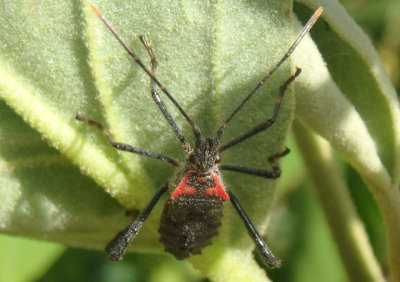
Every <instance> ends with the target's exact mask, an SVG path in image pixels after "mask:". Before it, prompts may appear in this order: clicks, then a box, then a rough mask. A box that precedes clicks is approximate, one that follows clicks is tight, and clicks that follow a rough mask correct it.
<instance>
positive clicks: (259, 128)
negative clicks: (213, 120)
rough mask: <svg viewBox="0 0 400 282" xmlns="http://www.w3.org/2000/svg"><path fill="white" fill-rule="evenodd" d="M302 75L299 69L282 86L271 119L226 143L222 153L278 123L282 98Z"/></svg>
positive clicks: (220, 149) (220, 148) (221, 148)
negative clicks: (290, 85) (291, 84)
mask: <svg viewBox="0 0 400 282" xmlns="http://www.w3.org/2000/svg"><path fill="white" fill-rule="evenodd" d="M300 73H301V69H300V68H297V69H296V72H295V73H294V74H293V75H291V76H290V77H289V78H288V79H287V80H286V81H285V82H284V83H283V84H282V85H281V87H279V96H278V99H277V101H276V104H275V107H274V112H273V113H272V116H271V117H270V118H269V119H267V120H266V121H263V122H262V123H260V124H258V125H256V126H255V127H253V128H252V129H250V130H249V131H247V132H245V133H243V134H242V135H239V136H237V137H236V138H234V139H232V140H231V141H229V142H228V143H226V144H224V145H223V146H221V147H219V151H220V152H222V151H224V150H226V149H228V148H230V147H232V146H234V145H236V144H237V143H239V142H242V141H244V140H246V139H248V138H250V137H251V136H253V135H256V134H258V133H260V132H262V131H264V130H266V129H267V128H269V127H270V126H271V125H272V124H274V122H275V121H276V118H277V117H278V114H279V110H280V108H281V103H282V98H283V95H284V94H285V91H286V89H287V87H288V85H289V84H290V83H292V82H293V81H294V80H295V79H296V77H297V76H298V75H299V74H300Z"/></svg>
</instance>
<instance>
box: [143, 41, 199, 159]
mask: <svg viewBox="0 0 400 282" xmlns="http://www.w3.org/2000/svg"><path fill="white" fill-rule="evenodd" d="M139 38H140V41H141V42H142V44H143V46H144V47H145V48H146V50H147V53H148V54H149V56H150V60H151V74H152V75H153V76H154V77H156V69H157V65H158V61H157V59H156V57H155V55H154V52H153V49H152V48H151V47H150V45H149V44H148V43H147V40H146V38H145V37H144V35H141V36H140V37H139ZM155 85H156V83H155V82H154V80H153V79H152V78H150V92H151V97H152V98H153V101H154V102H155V103H156V105H157V107H158V108H159V109H160V111H161V113H162V114H163V115H164V117H165V119H166V120H167V121H168V123H169V125H170V127H171V128H172V130H173V131H174V132H175V135H176V136H177V137H178V139H179V142H181V143H182V146H183V148H184V150H185V151H187V152H190V151H191V150H192V148H191V147H190V144H189V143H188V142H187V140H186V138H185V136H184V135H183V133H182V132H181V130H180V128H179V126H178V125H177V124H176V122H175V120H174V119H173V118H172V116H171V114H170V113H169V111H168V108H167V106H166V105H165V103H164V102H163V100H162V99H161V97H160V95H159V94H158V93H157V91H156V90H155ZM193 130H194V132H196V130H195V129H193ZM195 134H196V133H195ZM198 135H199V136H200V135H201V134H200V129H198Z"/></svg>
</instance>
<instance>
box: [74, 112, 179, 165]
mask: <svg viewBox="0 0 400 282" xmlns="http://www.w3.org/2000/svg"><path fill="white" fill-rule="evenodd" d="M76 119H77V120H79V121H81V122H84V123H87V124H89V125H92V126H95V127H97V128H98V129H99V130H100V131H101V133H103V135H104V137H106V138H107V140H108V142H109V143H110V144H111V145H112V146H113V147H114V148H116V149H118V150H121V151H125V152H130V153H134V154H138V155H142V156H146V157H150V158H153V159H158V160H161V161H164V162H168V163H170V164H172V165H174V166H179V162H178V161H177V160H174V159H172V158H170V157H167V156H164V155H161V154H158V153H154V152H150V151H147V150H144V149H140V148H136V147H133V146H131V145H128V144H124V143H119V142H115V141H114V140H112V138H111V137H110V134H109V133H108V131H107V130H106V129H105V128H104V126H103V125H102V124H101V123H99V122H97V121H94V120H91V119H86V118H84V117H82V116H80V115H79V114H77V115H76Z"/></svg>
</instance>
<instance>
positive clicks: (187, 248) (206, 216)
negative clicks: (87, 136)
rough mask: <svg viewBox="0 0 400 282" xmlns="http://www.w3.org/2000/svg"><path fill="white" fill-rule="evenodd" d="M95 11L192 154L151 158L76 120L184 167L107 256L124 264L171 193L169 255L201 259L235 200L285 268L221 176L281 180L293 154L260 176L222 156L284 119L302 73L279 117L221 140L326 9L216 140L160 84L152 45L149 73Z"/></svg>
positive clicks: (262, 247) (166, 216)
mask: <svg viewBox="0 0 400 282" xmlns="http://www.w3.org/2000/svg"><path fill="white" fill-rule="evenodd" d="M92 9H93V10H94V12H95V13H96V15H97V16H98V17H99V18H100V19H101V20H102V21H103V23H104V24H105V25H106V27H107V28H108V29H109V30H110V31H111V33H112V34H113V35H114V36H115V38H116V39H117V40H118V41H119V42H120V43H121V45H122V46H123V48H124V49H125V50H126V51H127V52H128V54H129V55H130V56H131V57H132V58H133V60H134V61H135V62H136V63H137V64H138V65H139V66H140V67H141V68H142V69H143V70H144V71H145V72H146V73H147V75H148V76H149V77H150V88H151V89H150V91H151V95H152V98H153V100H154V102H155V103H156V104H157V106H158V108H159V109H160V111H161V113H162V114H163V115H164V117H165V119H166V120H167V121H168V123H169V125H170V127H171V129H172V130H173V131H174V133H175V135H176V136H177V138H178V140H179V142H180V143H181V145H182V147H183V149H184V150H185V151H186V153H187V158H186V160H185V161H184V162H180V161H177V160H175V159H173V158H170V157H168V156H164V155H162V154H158V153H154V152H150V151H147V150H144V149H140V148H136V147H133V146H131V145H128V144H124V143H119V142H115V141H114V140H113V139H112V138H111V137H110V134H109V133H108V131H107V130H106V129H105V128H104V127H103V126H102V124H100V123H98V122H96V121H93V120H90V119H86V118H84V117H82V116H80V115H79V114H77V115H76V119H77V120H79V121H81V122H84V123H87V124H89V125H92V126H95V127H97V128H98V129H100V130H101V132H102V133H103V135H104V136H105V137H106V138H107V140H108V141H109V143H110V144H111V145H112V146H113V147H115V148H116V149H118V150H121V151H127V152H131V153H134V154H138V155H143V156H147V157H150V158H154V159H158V160H161V161H164V162H167V163H169V164H171V165H173V166H175V167H179V171H180V172H179V173H178V176H177V177H176V179H174V180H173V181H172V182H171V183H169V182H166V183H165V184H164V185H162V186H161V188H160V189H159V190H158V191H157V192H156V194H155V195H154V196H153V198H152V199H151V200H150V202H149V203H148V204H147V206H146V207H145V209H144V210H143V211H142V212H141V213H140V214H139V216H138V217H137V218H136V220H134V221H133V222H132V223H131V224H129V225H128V226H127V227H126V228H125V229H124V230H123V231H121V232H120V233H118V234H117V236H116V237H115V238H114V239H113V240H111V242H110V243H109V244H108V245H107V247H106V251H107V253H108V256H109V258H110V259H111V260H112V261H116V260H120V259H121V258H122V257H123V255H124V254H125V252H126V250H127V248H128V246H129V245H130V243H131V241H132V240H133V239H134V238H135V236H136V235H137V234H138V232H139V230H140V229H141V227H142V225H143V223H144V221H145V220H146V218H147V216H148V215H149V214H150V212H151V211H152V209H153V207H154V206H155V205H156V204H157V202H158V200H159V199H160V197H161V196H162V195H163V194H164V193H165V192H166V191H167V190H168V189H171V190H172V192H171V194H170V196H169V198H168V200H167V202H166V203H165V206H164V210H163V213H162V216H161V222H160V226H159V233H160V241H161V242H162V243H163V244H164V246H165V250H166V251H167V252H169V253H171V254H173V255H174V256H175V257H176V258H178V259H184V258H186V257H189V256H192V255H196V254H199V253H201V250H202V249H203V248H204V247H206V246H207V245H209V244H211V240H212V238H213V237H214V236H215V235H216V234H217V229H218V227H219V226H220V225H221V218H222V212H223V205H224V202H225V201H228V200H230V201H231V203H232V204H233V206H234V208H235V209H236V211H237V212H238V214H239V216H240V217H241V219H242V220H243V222H244V225H245V226H246V228H247V230H248V232H249V234H250V236H251V237H252V239H253V241H254V243H255V244H256V246H257V249H258V250H259V252H260V254H261V256H262V258H263V260H264V262H265V263H266V265H267V266H269V267H271V268H275V267H279V265H280V261H279V260H278V259H277V258H276V257H275V256H274V254H273V253H272V251H271V250H270V248H269V247H268V245H267V244H266V243H265V242H264V241H263V239H262V238H261V236H260V234H259V233H258V231H257V230H256V228H255V227H254V225H253V223H252V222H251V220H250V219H249V217H248V216H247V214H246V212H245V211H244V209H243V208H242V206H241V205H240V203H239V201H238V199H237V198H236V197H235V195H234V194H233V193H232V191H230V190H228V189H227V188H226V187H225V186H224V183H223V180H222V176H221V173H220V170H229V171H235V172H239V173H244V174H249V175H254V176H259V177H264V178H272V179H275V178H278V177H279V176H280V174H281V171H280V168H279V166H278V164H277V160H278V159H279V158H282V157H283V156H285V155H286V154H288V153H289V149H286V150H284V151H283V152H281V153H277V154H275V155H272V156H270V157H269V158H268V162H269V163H270V165H271V168H272V169H271V170H259V169H253V168H246V167H241V166H233V165H221V164H220V161H221V153H222V152H223V151H225V150H227V149H229V148H231V147H233V146H234V145H236V144H238V143H240V142H242V141H244V140H247V139H248V138H250V137H252V136H254V135H256V134H258V133H260V132H262V131H264V130H266V129H268V128H269V127H270V126H271V125H272V124H274V122H275V120H276V119H277V117H278V114H279V109H280V105H281V101H282V98H283V96H284V93H285V91H286V89H287V87H288V85H289V84H290V83H291V82H293V81H294V80H295V78H296V77H297V76H298V75H299V74H300V72H301V69H300V68H297V69H296V71H295V73H294V74H292V75H291V76H290V77H289V78H288V79H287V80H286V81H285V82H284V83H283V84H282V85H281V86H280V88H279V95H278V99H277V101H276V103H275V107H274V111H273V113H272V115H271V117H270V118H268V119H267V120H265V121H264V122H262V123H260V124H258V125H256V126H254V127H253V128H252V129H250V130H248V131H247V132H244V133H242V134H240V135H239V136H237V137H236V138H234V139H232V140H231V141H229V142H228V143H226V144H223V145H221V144H220V140H221V137H222V134H223V133H224V130H225V127H226V126H227V124H228V123H229V122H230V121H231V120H232V118H233V117H234V116H235V115H236V114H237V113H238V112H239V111H240V109H241V108H242V107H243V106H244V105H245V104H246V102H247V101H248V100H250V98H251V97H252V96H253V94H254V93H256V92H257V90H258V89H259V88H260V87H261V86H262V85H263V84H264V82H265V81H266V80H267V79H268V78H269V77H270V76H271V75H272V74H273V73H274V72H275V71H276V70H277V69H278V68H279V66H280V65H281V64H282V63H283V62H284V61H285V60H286V59H287V58H288V57H289V56H290V54H291V53H292V52H293V51H294V50H295V48H296V46H297V45H298V43H299V42H300V41H301V40H302V39H303V37H304V35H305V34H306V33H307V32H308V31H309V30H310V29H311V27H312V26H313V24H314V23H315V22H316V20H317V19H318V18H319V16H320V15H321V13H322V10H323V8H322V7H320V8H318V9H317V10H316V11H315V12H314V14H313V15H312V17H311V18H310V19H309V21H308V22H307V24H306V25H305V26H304V28H303V30H302V32H301V33H300V34H299V35H298V37H297V38H296V40H295V41H294V42H293V43H292V45H291V46H290V48H289V49H288V51H287V52H286V53H285V54H284V56H283V57H282V58H281V59H280V60H279V61H278V63H277V64H276V65H275V66H274V67H273V68H272V69H271V70H269V71H268V73H267V74H266V75H265V76H264V77H263V78H262V79H261V81H260V82H259V83H258V84H257V85H256V86H255V87H254V88H253V90H252V91H251V92H250V93H249V94H247V95H246V96H245V98H244V99H243V100H242V102H241V103H240V104H239V105H238V106H237V107H236V108H235V109H234V110H233V111H232V113H231V114H230V115H229V116H228V117H227V119H226V120H225V121H224V122H223V123H222V124H221V126H220V127H219V129H218V131H217V133H216V136H215V137H212V138H211V137H206V136H203V135H202V133H201V131H200V128H199V127H198V126H197V125H196V124H195V123H194V122H193V120H192V119H191V118H190V117H189V115H188V114H187V113H186V112H185V111H184V110H183V109H182V107H181V106H180V105H179V103H178V102H177V101H176V100H175V99H174V98H173V96H172V95H171V94H170V92H169V91H168V90H167V88H166V87H165V86H164V85H163V84H162V83H161V82H160V81H159V80H158V79H157V77H156V68H157V60H156V57H155V56H154V53H153V50H152V48H151V47H150V45H149V44H148V43H147V41H146V39H145V37H144V36H140V40H141V42H142V44H143V45H144V47H145V48H146V50H147V52H148V54H149V56H150V59H151V68H150V69H148V68H147V67H146V66H145V65H144V64H143V63H142V61H141V60H140V58H138V57H137V56H136V54H135V53H134V51H133V50H131V49H130V48H129V47H128V45H127V44H126V43H125V42H124V40H123V39H122V38H121V37H120V36H119V35H118V33H117V32H116V31H115V29H114V28H113V27H112V26H111V24H110V23H109V22H108V21H107V20H106V19H105V17H104V16H103V15H102V14H101V13H100V11H99V10H98V9H97V8H96V7H95V6H94V5H92ZM156 86H157V87H158V88H159V89H160V90H161V91H162V92H163V93H164V94H165V95H166V96H167V97H168V99H170V101H171V102H172V103H173V104H174V106H175V107H176V108H177V109H178V110H179V112H180V113H181V114H182V115H183V116H184V118H185V119H186V121H187V122H188V123H189V124H190V126H191V128H192V131H193V134H194V136H195V140H196V141H195V145H194V147H192V146H191V144H189V142H188V141H187V140H186V138H185V136H184V135H183V133H182V132H181V130H180V128H179V126H178V125H177V124H176V122H175V121H174V119H173V118H172V116H171V115H170V113H169V112H168V109H167V107H166V105H165V104H164V102H163V100H162V98H161V97H160V95H159V94H158V92H157V91H156Z"/></svg>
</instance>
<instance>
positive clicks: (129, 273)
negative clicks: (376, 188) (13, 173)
mask: <svg viewBox="0 0 400 282" xmlns="http://www.w3.org/2000/svg"><path fill="white" fill-rule="evenodd" d="M340 2H342V4H343V5H344V6H345V7H346V9H347V10H348V11H349V13H350V14H351V15H352V16H353V17H354V19H355V20H356V21H357V22H358V23H359V24H360V26H361V27H362V28H363V29H364V31H365V32H366V33H367V34H368V35H369V36H370V38H371V39H372V41H373V44H374V45H375V47H376V49H377V50H378V52H379V55H380V56H381V58H382V60H383V63H384V66H385V69H386V71H387V73H388V75H389V77H390V79H391V80H392V82H393V84H394V86H395V87H396V89H397V92H398V93H399V90H400V57H399V55H400V1H399V0H375V1H374V0H343V1H340ZM289 147H290V148H291V149H292V152H294V153H293V154H291V155H290V156H288V157H287V158H285V160H284V162H283V170H285V167H286V168H287V170H291V169H290V168H289V167H290V166H295V165H297V167H301V160H300V158H299V155H298V154H296V145H295V144H294V142H292V141H291V142H290V144H289ZM300 170H301V169H300ZM342 171H343V174H344V175H345V178H346V179H347V184H348V187H349V189H351V191H350V192H351V195H352V197H353V200H354V202H355V204H356V207H357V210H358V213H359V215H360V217H361V218H362V220H363V221H364V223H365V227H366V230H367V232H368V235H369V238H370V240H371V244H372V246H373V249H374V252H375V255H376V257H377V258H378V261H379V262H380V264H381V266H382V269H383V271H384V273H385V272H386V271H385V270H386V265H387V261H386V249H385V238H384V231H383V230H384V228H383V225H382V219H381V216H380V214H379V211H378V209H377V207H376V205H375V203H374V200H373V199H372V197H371V195H370V194H369V193H368V189H367V188H366V187H365V185H364V184H363V182H362V180H361V179H360V177H359V176H358V174H357V173H356V172H355V171H354V170H353V169H352V168H350V167H349V166H348V165H346V164H344V163H343V164H342ZM281 186H282V187H281V188H280V193H279V198H278V200H277V202H276V205H275V207H274V209H273V211H272V217H271V223H270V226H269V228H268V232H267V235H268V242H269V244H270V245H271V246H273V249H274V250H275V252H276V255H277V256H278V257H280V258H282V260H283V262H284V263H283V265H282V268H280V269H278V270H273V271H269V272H268V275H269V277H271V279H272V280H274V281H308V282H312V281H332V282H333V281H335V282H336V281H348V278H347V276H346V273H345V271H344V268H343V266H342V264H341V261H340V259H339V255H338V252H337V250H336V247H335V244H334V242H333V240H332V236H331V234H330V232H329V229H328V226H327V224H326V222H325V221H324V217H323V213H322V211H321V209H320V206H319V204H318V202H317V200H316V197H315V195H314V194H313V188H312V187H311V186H310V182H309V181H308V180H307V179H306V177H303V175H302V171H299V175H298V177H293V176H288V175H286V176H284V179H283V181H281ZM282 223H283V224H282ZM282 238H284V240H282ZM0 250H1V253H0V282H18V281H41V282H45V281H46V282H47V281H100V282H103V281H104V282H108V281H113V282H118V281H163V282H164V281H208V280H207V279H206V278H204V277H202V276H201V274H200V273H198V272H197V271H196V270H194V269H193V268H192V267H191V266H190V265H189V263H187V262H185V261H178V260H176V259H174V258H173V257H172V256H171V255H169V254H161V255H156V254H128V255H127V256H126V258H125V259H124V260H123V261H121V262H119V263H110V262H108V261H107V259H106V255H105V253H104V252H102V251H93V250H84V249H75V248H68V247H65V246H61V245H57V244H53V243H48V242H39V241H34V240H29V239H22V238H15V237H10V236H6V235H0ZM255 256H256V258H257V254H255ZM260 265H261V263H260Z"/></svg>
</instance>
